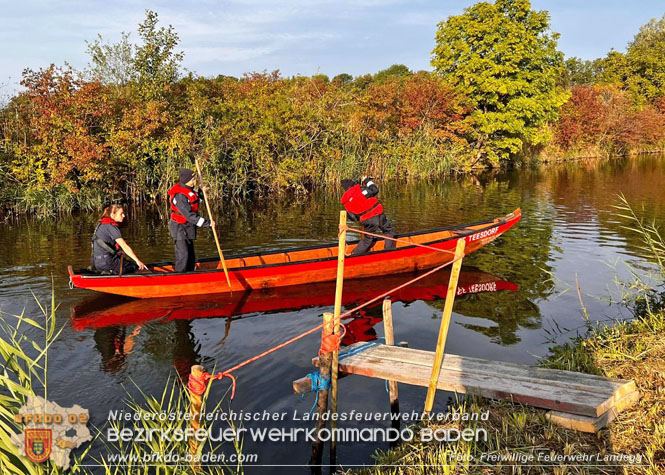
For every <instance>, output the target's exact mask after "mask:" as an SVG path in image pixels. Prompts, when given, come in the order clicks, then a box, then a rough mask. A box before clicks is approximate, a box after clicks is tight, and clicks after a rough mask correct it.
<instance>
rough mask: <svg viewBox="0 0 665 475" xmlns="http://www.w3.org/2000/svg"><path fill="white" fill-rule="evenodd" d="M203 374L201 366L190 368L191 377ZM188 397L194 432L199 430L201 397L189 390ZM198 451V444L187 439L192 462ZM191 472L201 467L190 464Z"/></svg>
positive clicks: (197, 464)
mask: <svg viewBox="0 0 665 475" xmlns="http://www.w3.org/2000/svg"><path fill="white" fill-rule="evenodd" d="M204 372H205V368H204V367H203V366H201V365H194V366H192V369H191V373H192V376H193V377H194V378H196V379H200V378H201V376H202V375H203V373H204ZM189 397H190V406H189V414H190V419H189V420H190V423H189V426H190V427H191V428H192V429H193V430H194V431H196V430H198V429H200V428H201V418H200V417H201V406H202V404H203V395H202V394H198V393H196V392H194V391H192V390H191V389H190V391H189ZM198 450H199V444H198V442H197V441H196V438H195V437H192V438H190V439H189V454H190V455H191V457H192V460H193V459H194V457H195V456H196V453H197V452H198ZM191 466H192V470H193V471H194V472H199V471H200V470H201V466H200V464H199V463H197V462H192V463H191Z"/></svg>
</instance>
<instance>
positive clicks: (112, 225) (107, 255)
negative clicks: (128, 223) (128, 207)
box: [92, 204, 147, 274]
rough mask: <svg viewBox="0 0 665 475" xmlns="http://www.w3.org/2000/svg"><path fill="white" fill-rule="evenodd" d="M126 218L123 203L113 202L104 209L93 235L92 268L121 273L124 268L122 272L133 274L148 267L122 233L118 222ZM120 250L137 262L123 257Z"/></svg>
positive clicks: (98, 270) (99, 270) (97, 270)
mask: <svg viewBox="0 0 665 475" xmlns="http://www.w3.org/2000/svg"><path fill="white" fill-rule="evenodd" d="M124 219H125V209H124V207H123V206H122V205H119V204H112V205H110V206H107V207H106V208H105V209H104V213H103V214H102V217H101V219H100V220H99V224H97V228H96V229H95V232H94V233H93V235H92V270H94V271H96V272H111V273H113V274H120V273H121V272H120V271H121V269H122V274H131V273H133V272H136V271H138V270H145V269H147V267H146V266H145V264H144V263H143V262H141V260H140V259H139V258H138V257H136V254H134V251H133V250H132V248H131V247H129V244H127V242H126V241H125V240H124V239H123V238H122V234H120V229H119V228H118V224H120V223H122V222H123V221H124ZM120 251H122V252H124V254H125V255H126V256H129V257H131V258H132V259H133V260H134V261H135V262H136V264H135V263H134V262H131V261H130V260H129V259H124V258H121V254H120Z"/></svg>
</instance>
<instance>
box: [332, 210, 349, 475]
mask: <svg viewBox="0 0 665 475" xmlns="http://www.w3.org/2000/svg"><path fill="white" fill-rule="evenodd" d="M339 231H340V232H339V240H338V243H337V283H336V286H335V310H334V312H335V313H334V319H335V320H334V332H335V335H339V325H340V323H341V322H340V318H339V316H340V315H341V314H342V288H343V286H344V257H345V255H344V254H345V252H346V211H344V210H342V211H340V212H339ZM331 371H332V374H331V381H330V391H331V392H330V411H331V412H332V414H333V417H332V418H331V420H330V429H331V431H332V434H334V430H335V428H336V427H337V420H336V417H335V416H334V414H337V373H338V371H339V351H337V350H335V351H334V352H333V355H332V370H331ZM332 434H331V437H330V466H331V467H334V466H335V465H337V442H336V441H335V437H334V436H333V435H332Z"/></svg>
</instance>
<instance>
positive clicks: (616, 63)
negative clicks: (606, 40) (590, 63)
mask: <svg viewBox="0 0 665 475" xmlns="http://www.w3.org/2000/svg"><path fill="white" fill-rule="evenodd" d="M594 65H595V68H596V77H597V79H598V82H599V83H600V84H614V85H617V86H621V87H623V86H624V83H625V80H626V77H627V64H626V55H625V54H623V53H621V52H619V51H614V50H610V52H609V53H607V56H605V57H604V58H599V59H597V60H595V61H594Z"/></svg>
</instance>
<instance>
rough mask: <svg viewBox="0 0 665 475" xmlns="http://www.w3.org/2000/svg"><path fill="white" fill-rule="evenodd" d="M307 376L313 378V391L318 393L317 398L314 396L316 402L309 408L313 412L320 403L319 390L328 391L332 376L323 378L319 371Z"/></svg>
mask: <svg viewBox="0 0 665 475" xmlns="http://www.w3.org/2000/svg"><path fill="white" fill-rule="evenodd" d="M307 376H309V379H311V380H312V391H314V392H315V393H316V398H314V404H313V405H312V408H311V409H310V410H309V413H310V414H311V413H312V412H314V408H315V407H316V405H317V404H318V403H319V391H326V390H328V389H330V376H328V377H327V378H323V377H322V376H321V373H319V372H318V371H314V372H313V373H309V374H307ZM303 396H304V394H303Z"/></svg>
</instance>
